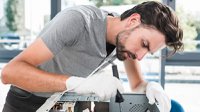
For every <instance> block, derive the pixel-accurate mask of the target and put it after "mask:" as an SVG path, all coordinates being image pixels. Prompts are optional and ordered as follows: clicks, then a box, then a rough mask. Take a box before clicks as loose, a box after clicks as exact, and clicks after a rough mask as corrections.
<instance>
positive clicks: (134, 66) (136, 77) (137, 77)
mask: <svg viewBox="0 0 200 112" xmlns="http://www.w3.org/2000/svg"><path fill="white" fill-rule="evenodd" d="M124 66H125V70H126V73H127V76H128V80H129V83H130V86H131V90H133V91H135V89H136V88H137V87H138V86H139V85H140V84H142V83H144V82H145V80H144V78H143V76H142V73H141V69H140V65H139V62H138V61H137V60H132V59H127V60H125V61H124Z"/></svg>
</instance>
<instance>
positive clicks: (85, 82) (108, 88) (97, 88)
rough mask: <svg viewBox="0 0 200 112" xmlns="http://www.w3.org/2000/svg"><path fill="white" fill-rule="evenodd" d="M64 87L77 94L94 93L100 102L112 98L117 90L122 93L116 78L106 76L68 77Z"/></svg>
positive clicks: (120, 84) (121, 86)
mask: <svg viewBox="0 0 200 112" xmlns="http://www.w3.org/2000/svg"><path fill="white" fill-rule="evenodd" d="M66 87H67V89H68V90H69V91H71V92H76V93H78V94H89V93H95V94H96V95H97V96H99V97H100V100H101V101H106V100H109V99H110V98H111V97H114V96H115V95H116V93H117V90H119V91H120V92H123V91H124V89H123V85H122V83H121V82H120V80H118V79H117V78H116V77H113V76H111V75H108V74H107V75H106V74H95V75H93V76H90V77H88V78H81V77H74V76H72V77H70V78H68V79H67V80H66Z"/></svg>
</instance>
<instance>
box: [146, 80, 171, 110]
mask: <svg viewBox="0 0 200 112" xmlns="http://www.w3.org/2000/svg"><path fill="white" fill-rule="evenodd" d="M146 96H147V98H148V99H149V103H150V104H154V103H155V102H157V103H158V108H159V110H160V112H170V109H171V100H170V98H169V97H168V96H167V94H166V92H165V91H164V90H163V88H162V87H161V85H160V84H159V83H156V82H148V83H147V86H146Z"/></svg>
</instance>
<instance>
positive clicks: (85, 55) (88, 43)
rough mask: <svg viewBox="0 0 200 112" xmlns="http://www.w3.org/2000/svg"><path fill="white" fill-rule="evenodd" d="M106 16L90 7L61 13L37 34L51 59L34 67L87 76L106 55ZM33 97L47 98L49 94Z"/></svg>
mask: <svg viewBox="0 0 200 112" xmlns="http://www.w3.org/2000/svg"><path fill="white" fill-rule="evenodd" d="M107 15H108V13H107V12H105V11H102V10H100V9H98V8H96V7H94V6H76V7H73V8H68V9H65V10H63V11H61V12H60V13H59V14H58V15H57V16H56V17H55V18H54V19H53V20H51V21H50V22H49V24H47V25H46V27H45V28H44V29H43V31H42V32H41V33H40V34H39V37H40V38H42V40H43V41H44V43H45V44H46V45H47V47H48V48H49V49H50V50H51V52H53V54H54V58H53V59H52V60H49V61H47V62H45V63H43V64H41V65H39V66H38V68H40V69H42V70H44V71H48V72H51V73H58V74H63V75H66V74H67V75H69V76H80V77H87V76H88V75H89V74H90V73H91V72H92V71H93V70H94V69H95V68H96V67H98V65H99V64H100V63H101V62H102V61H103V59H104V58H105V57H106V55H107V52H106V22H107ZM34 94H35V95H37V96H43V97H49V96H50V95H51V94H52V93H34Z"/></svg>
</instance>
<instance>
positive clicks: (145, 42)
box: [116, 25, 165, 61]
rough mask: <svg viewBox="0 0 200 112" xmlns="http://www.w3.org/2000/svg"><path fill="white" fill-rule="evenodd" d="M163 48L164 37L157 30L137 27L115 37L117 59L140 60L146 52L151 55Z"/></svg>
mask: <svg viewBox="0 0 200 112" xmlns="http://www.w3.org/2000/svg"><path fill="white" fill-rule="evenodd" d="M164 46H165V37H164V35H163V34H162V33H160V32H159V31H158V30H156V29H154V28H150V27H144V26H142V25H139V26H138V27H135V28H133V29H131V30H126V31H123V32H121V33H119V34H118V35H117V37H116V47H117V58H118V59H119V60H121V61H123V60H126V59H129V58H132V59H137V60H141V59H142V58H143V57H144V56H145V55H146V54H147V53H148V52H149V53H151V54H153V53H154V52H156V51H157V50H158V49H160V48H162V47H164Z"/></svg>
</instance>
